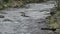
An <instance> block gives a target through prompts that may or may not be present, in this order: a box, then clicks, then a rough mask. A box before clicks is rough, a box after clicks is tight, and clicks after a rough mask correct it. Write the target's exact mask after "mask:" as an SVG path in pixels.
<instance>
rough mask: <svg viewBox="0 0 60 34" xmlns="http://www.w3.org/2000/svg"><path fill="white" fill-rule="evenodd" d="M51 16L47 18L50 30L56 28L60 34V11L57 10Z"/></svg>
mask: <svg viewBox="0 0 60 34" xmlns="http://www.w3.org/2000/svg"><path fill="white" fill-rule="evenodd" d="M50 14H51V16H49V17H47V20H48V22H49V23H48V26H49V27H50V28H56V29H57V30H56V32H57V33H59V34H60V10H57V8H56V9H54V10H53V11H52V12H51V13H50ZM50 33H51V32H50Z"/></svg>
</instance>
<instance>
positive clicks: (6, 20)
mask: <svg viewBox="0 0 60 34" xmlns="http://www.w3.org/2000/svg"><path fill="white" fill-rule="evenodd" d="M3 21H11V22H13V21H12V20H10V19H4V20H3Z"/></svg>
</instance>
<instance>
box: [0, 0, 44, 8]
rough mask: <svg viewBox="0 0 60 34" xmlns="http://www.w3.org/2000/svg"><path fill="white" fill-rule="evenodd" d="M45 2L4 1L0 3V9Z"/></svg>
mask: <svg viewBox="0 0 60 34" xmlns="http://www.w3.org/2000/svg"><path fill="white" fill-rule="evenodd" d="M40 2H44V0H3V1H0V9H1V8H6V7H14V8H16V7H24V5H26V4H28V3H40Z"/></svg>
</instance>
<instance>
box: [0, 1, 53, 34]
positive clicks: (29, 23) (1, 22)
mask: <svg viewBox="0 0 60 34" xmlns="http://www.w3.org/2000/svg"><path fill="white" fill-rule="evenodd" d="M53 7H54V3H52V1H49V2H44V3H32V4H27V5H26V7H25V8H7V9H5V10H1V11H0V17H1V16H4V17H3V18H0V34H47V33H48V32H47V31H43V30H41V28H43V27H47V24H46V23H47V22H46V19H45V18H46V17H47V16H50V14H49V13H50V11H51V9H52V8H53Z"/></svg>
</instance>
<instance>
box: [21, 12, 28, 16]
mask: <svg viewBox="0 0 60 34" xmlns="http://www.w3.org/2000/svg"><path fill="white" fill-rule="evenodd" d="M21 16H23V17H29V16H26V15H25V13H24V12H21Z"/></svg>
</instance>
